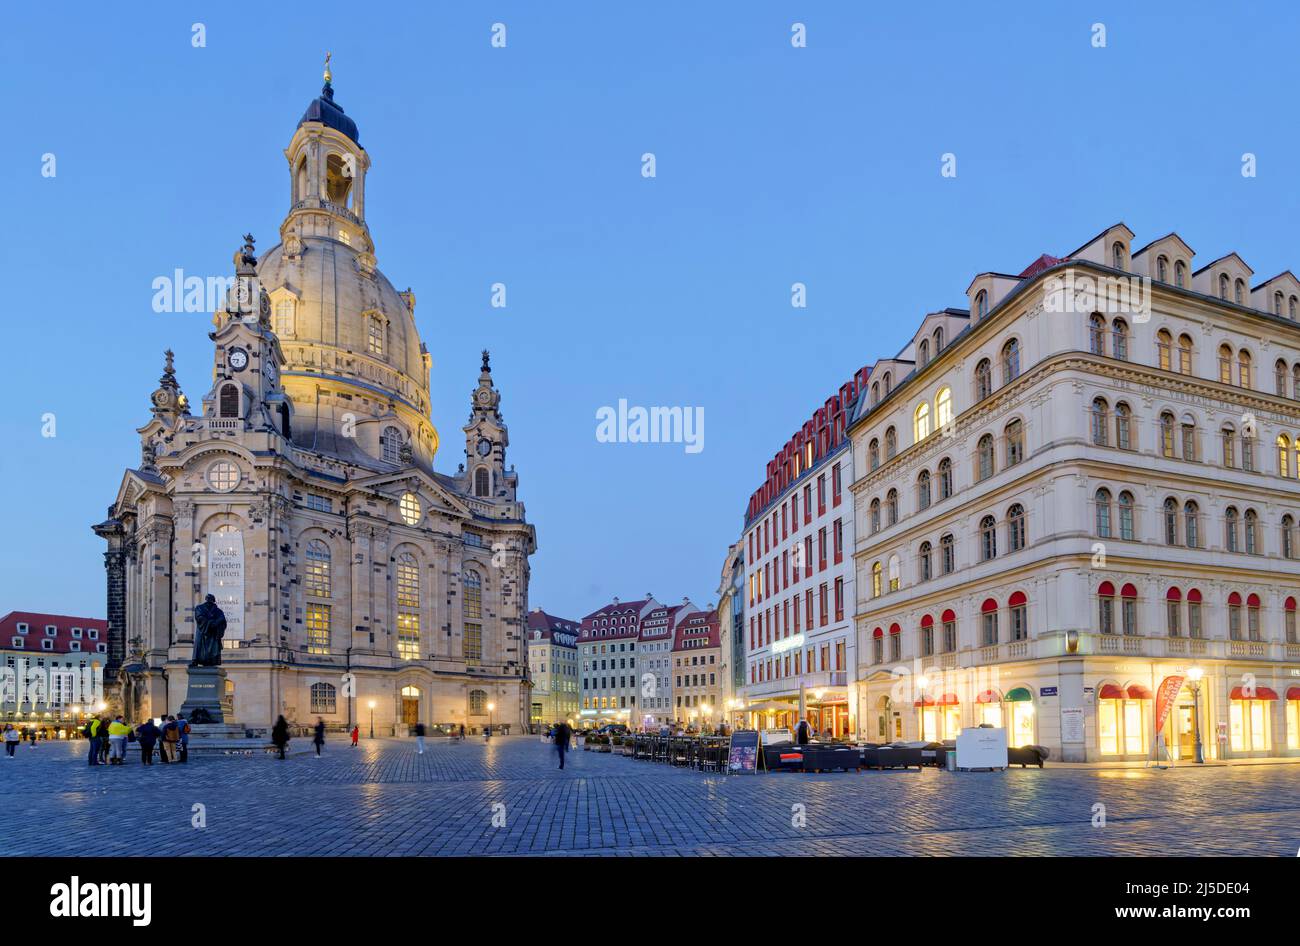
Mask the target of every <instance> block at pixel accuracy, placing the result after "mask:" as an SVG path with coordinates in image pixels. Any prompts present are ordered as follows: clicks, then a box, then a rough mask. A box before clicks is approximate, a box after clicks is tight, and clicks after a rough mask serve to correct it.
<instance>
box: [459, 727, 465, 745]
mask: <svg viewBox="0 0 1300 946" xmlns="http://www.w3.org/2000/svg"><path fill="white" fill-rule="evenodd" d="M460 741H461V742H464V741H465V724H464V723H461V724H460Z"/></svg>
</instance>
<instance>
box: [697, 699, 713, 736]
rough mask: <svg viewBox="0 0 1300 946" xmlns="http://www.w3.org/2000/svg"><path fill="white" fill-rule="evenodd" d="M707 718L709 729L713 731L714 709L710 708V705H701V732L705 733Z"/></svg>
mask: <svg viewBox="0 0 1300 946" xmlns="http://www.w3.org/2000/svg"><path fill="white" fill-rule="evenodd" d="M706 716H707V717H708V718H709V728H710V729H712V728H713V707H712V706H710V705H709V704H708V703H701V704H700V731H701V732H703V730H704V717H706Z"/></svg>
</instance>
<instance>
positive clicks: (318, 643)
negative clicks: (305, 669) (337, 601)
mask: <svg viewBox="0 0 1300 946" xmlns="http://www.w3.org/2000/svg"><path fill="white" fill-rule="evenodd" d="M303 625H304V626H305V627H306V628H307V653H309V654H328V653H329V652H330V606H329V605H328V604H314V603H313V604H308V605H307V612H306V615H305V616H304V617H303Z"/></svg>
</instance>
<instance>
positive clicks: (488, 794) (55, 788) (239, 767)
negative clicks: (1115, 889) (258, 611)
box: [0, 736, 1300, 857]
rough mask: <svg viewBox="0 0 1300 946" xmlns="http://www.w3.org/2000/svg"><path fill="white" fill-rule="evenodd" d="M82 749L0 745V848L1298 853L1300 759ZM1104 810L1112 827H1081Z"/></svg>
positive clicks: (480, 747)
mask: <svg viewBox="0 0 1300 946" xmlns="http://www.w3.org/2000/svg"><path fill="white" fill-rule="evenodd" d="M85 749H86V744H85V743H84V742H76V743H73V744H70V745H69V744H59V743H47V744H42V745H40V746H38V747H37V748H36V749H29V748H28V747H27V746H26V745H25V744H24V745H23V746H21V747H19V748H18V750H17V755H16V757H15V758H14V759H7V758H4V757H3V756H0V853H3V854H6V855H129V854H146V855H206V856H211V855H254V856H256V855H277V854H279V855H310V856H330V855H389V856H393V855H439V854H450V855H477V854H531V855H570V854H582V855H611V854H619V855H637V856H649V855H705V856H726V855H740V856H752V855H839V854H905V855H924V856H939V855H970V854H990V855H1001V854H1013V855H1042V854H1083V855H1115V854H1121V855H1133V854H1138V855H1151V854H1192V855H1197V854H1223V855H1249V856H1259V855H1285V856H1289V857H1294V856H1296V853H1297V849H1298V848H1300V767H1296V766H1290V765H1269V766H1231V767H1228V766H1225V767H1211V768H1205V769H1194V768H1192V767H1190V766H1183V767H1180V768H1178V769H1174V770H1167V771H1155V770H1143V769H1106V770H1092V769H1087V770H1081V769H1070V770H1066V769H1055V770H1054V769H1052V768H1051V766H1050V764H1049V766H1048V768H1047V769H1044V770H1041V771H1040V770H1038V769H1018V768H1017V769H1012V770H1010V771H1008V772H1004V773H1001V772H1000V773H962V774H952V773H947V772H941V771H935V770H931V769H926V770H924V771H919V772H918V771H917V770H915V769H912V770H908V771H902V770H896V771H886V772H860V773H834V774H822V775H800V774H795V773H782V774H772V775H768V774H763V775H750V776H729V777H728V776H717V775H704V774H701V773H697V772H691V771H686V770H682V769H674V768H671V767H668V766H663V765H658V764H655V763H651V762H642V761H635V760H633V759H627V758H623V757H621V756H616V755H610V754H602V753H595V752H584V751H581V750H578V751H575V752H571V753H570V754H569V761H568V764H567V767H566V768H565V770H564V771H563V772H561V771H559V770H558V768H557V767H556V756H555V752H554V749H553V748H551V747H550V746H547V745H543V744H542V743H541V742H540V741H539V740H538V739H537V738H535V737H524V736H515V737H497V738H494V739H493V740H492V741H491V743H490V744H486V745H485V744H484V742H483V740H482V739H477V740H475V739H471V740H470V741H468V742H466V743H464V744H458V743H449V742H447V741H444V740H434V739H430V740H429V747H428V750H427V751H426V752H425V754H424V755H417V754H416V752H415V744H414V741H413V740H412V741H399V740H375V741H371V740H362V745H361V747H360V748H357V749H353V748H351V747H349V746H347V745H346V744H345V742H344V741H343V739H342V737H338V738H336V739H335V740H333V741H332V742H330V743H329V744H328V745H327V746H326V748H325V754H324V756H323V757H322V758H320V759H317V758H316V757H315V756H314V755H311V754H301V755H296V756H291V757H290V758H289V759H288V760H287V761H284V762H281V761H279V760H277V759H275V758H273V757H270V756H257V757H225V756H216V757H198V756H195V757H192V758H191V761H190V764H188V765H185V766H180V765H169V766H162V765H154V766H152V767H150V768H146V767H144V766H142V765H140V763H139V756H138V753H137V754H135V755H134V756H133V757H132V759H131V760H130V762H129V764H128V765H126V766H121V767H117V766H114V767H107V766H100V767H96V768H91V767H90V766H87V765H86V763H85V758H84V755H85ZM196 804H201V805H203V806H204V809H205V814H206V819H207V825H206V827H204V828H201V829H199V828H195V827H194V826H193V825H192V823H191V822H192V819H193V818H194V817H195V816H194V814H193V812H194V806H195V805H196ZM1098 804H1101V805H1104V806H1105V819H1106V823H1105V826H1104V827H1094V826H1093V824H1092V822H1093V820H1094V817H1095V813H1094V806H1095V805H1098ZM498 805H503V806H504V808H499V807H495V806H498ZM796 806H803V807H802V809H800V808H798V807H796ZM494 814H496V815H497V819H496V820H497V821H498V822H500V820H501V818H502V817H504V826H502V827H497V826H494V823H493V822H494ZM800 814H802V818H803V822H804V823H803V824H802V825H800V824H799V822H800V817H799V816H800Z"/></svg>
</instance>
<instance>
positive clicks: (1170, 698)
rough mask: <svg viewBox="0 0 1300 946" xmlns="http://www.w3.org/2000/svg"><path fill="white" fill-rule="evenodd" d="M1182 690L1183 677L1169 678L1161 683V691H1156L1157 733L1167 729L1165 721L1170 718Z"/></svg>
mask: <svg viewBox="0 0 1300 946" xmlns="http://www.w3.org/2000/svg"><path fill="white" fill-rule="evenodd" d="M1182 688H1183V678H1182V677H1181V676H1168V677H1165V678H1164V680H1162V681H1161V682H1160V689H1159V690H1157V691H1156V717H1155V723H1156V732H1160V730H1162V729H1164V728H1165V720H1166V719H1168V718H1169V711H1170V710H1171V709H1173V708H1174V700H1176V699H1178V691H1179V690H1181V689H1182Z"/></svg>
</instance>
